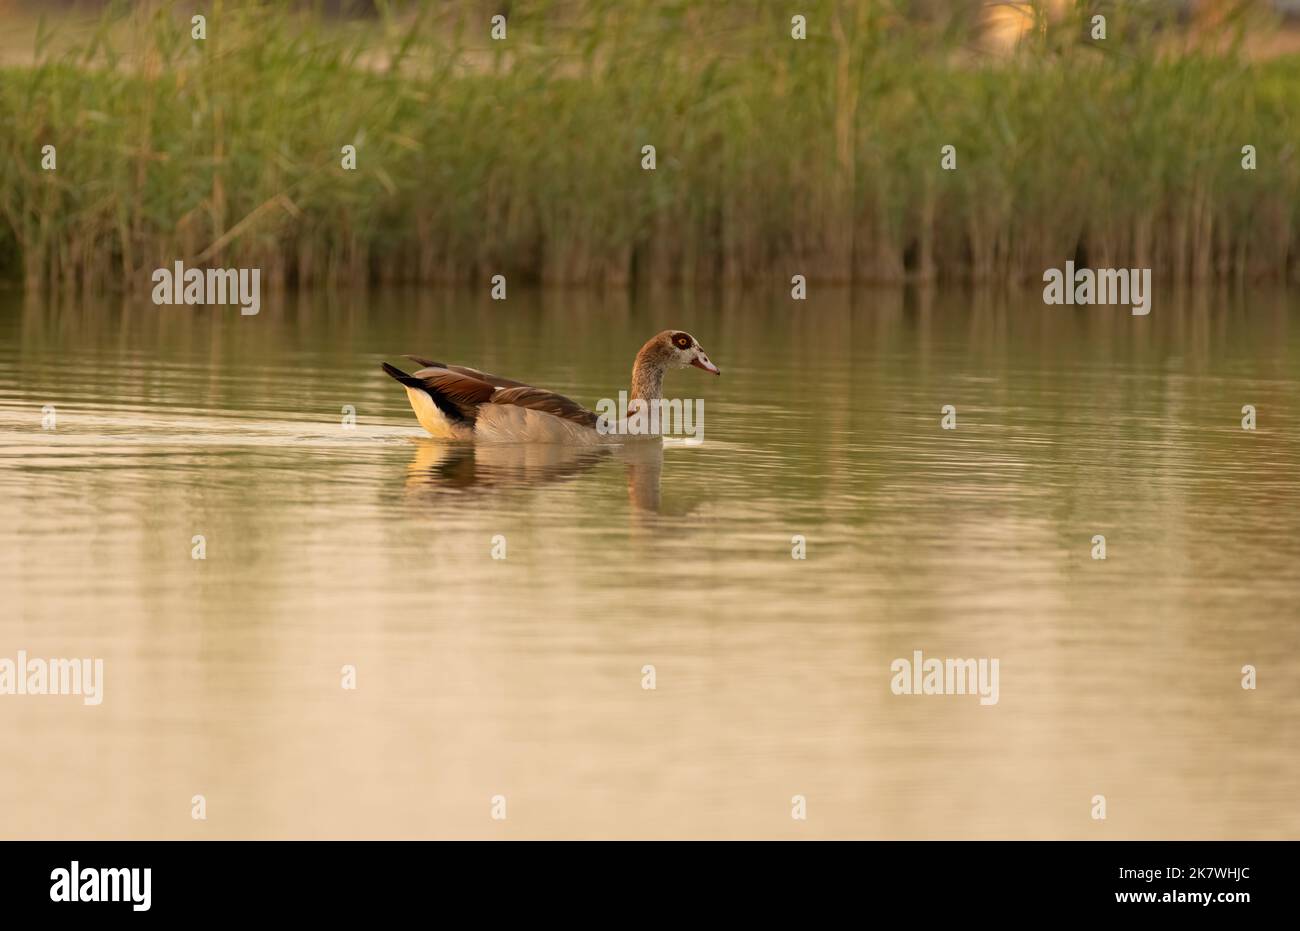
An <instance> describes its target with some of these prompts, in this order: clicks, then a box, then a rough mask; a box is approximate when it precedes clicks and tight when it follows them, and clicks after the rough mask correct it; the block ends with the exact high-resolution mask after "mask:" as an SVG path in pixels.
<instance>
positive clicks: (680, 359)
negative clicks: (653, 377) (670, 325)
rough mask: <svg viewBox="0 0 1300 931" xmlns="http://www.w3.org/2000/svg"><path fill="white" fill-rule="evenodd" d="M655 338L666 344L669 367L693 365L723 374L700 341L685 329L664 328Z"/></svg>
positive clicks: (679, 367)
mask: <svg viewBox="0 0 1300 931" xmlns="http://www.w3.org/2000/svg"><path fill="white" fill-rule="evenodd" d="M655 340H657V341H658V342H660V343H661V344H662V345H663V346H664V349H665V354H666V356H667V358H668V359H669V360H671V361H670V362H669V363H668V367H671V368H677V369H684V368H686V367H687V366H691V365H693V366H695V367H696V368H697V369H703V370H704V371H706V372H711V373H712V374H714V375H721V374H722V373H721V372H719V371H718V367H717V366H716V365H714V364H713V363H712V362H710V361H709V356H708V353H706V352H705V351H704V347H703V346H701V345H700V341H699V340H697V339H696V338H695V337H694V336H692V335H691V334H689V333H687V332H686V331H685V330H664V331H663V332H662V333H660V334H659V335H658V336H656V337H655Z"/></svg>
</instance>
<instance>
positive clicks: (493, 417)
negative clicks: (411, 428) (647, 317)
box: [383, 330, 720, 446]
mask: <svg viewBox="0 0 1300 931" xmlns="http://www.w3.org/2000/svg"><path fill="white" fill-rule="evenodd" d="M407 358H408V359H411V360H412V361H413V362H416V363H418V364H419V365H421V366H423V368H421V369H419V370H418V371H415V372H411V373H407V372H404V371H402V370H401V369H399V368H397V367H396V366H393V365H389V364H388V363H387V362H385V363H384V364H383V368H384V371H385V372H387V373H388V374H389V375H390V376H392V377H393V378H394V379H396V380H397V381H398V382H400V383H401V385H402V387H403V388H405V389H406V396H407V399H408V400H409V401H410V402H411V409H412V410H413V411H415V418H416V420H418V421H419V422H420V426H422V427H424V429H425V430H426V431H428V432H429V434H430V435H432V436H435V437H438V438H440V439H447V440H473V441H475V442H486V443H563V444H566V445H571V446H596V445H600V444H603V443H609V442H621V441H623V440H625V439H626V436H623V435H611V434H610V433H609V432H608V431H607V430H606V429H602V424H601V422H600V418H599V417H598V416H597V415H596V413H595V412H594V411H590V410H588V409H587V408H585V407H583V406H582V405H581V404H578V403H577V402H576V401H572V400H570V399H569V398H566V397H565V396H564V395H562V394H557V393H555V392H554V391H548V390H546V389H545V388H534V387H533V386H531V385H526V384H524V383H523V382H518V381H514V380H513V379H509V378H502V377H500V376H498V375H491V374H489V373H487V372H482V371H479V370H478V369H473V368H468V367H466V366H463V365H444V364H443V363H441V362H433V361H431V360H429V359H423V358H420V357H418V356H407ZM691 365H693V366H695V367H696V368H700V369H703V370H704V371H706V372H712V373H713V374H715V375H717V374H720V373H719V372H718V368H717V366H715V365H714V364H713V363H712V362H710V361H709V357H708V356H707V355H706V354H705V353H704V350H703V348H702V347H701V346H700V344H699V343H698V342H697V341H696V340H695V337H693V336H691V335H690V334H689V333H684V332H682V331H681V330H664V331H663V332H662V333H659V334H658V335H656V336H654V337H652V338H651V339H650V340H648V341H647V342H646V344H645V345H644V346H642V347H641V351H640V352H638V353H637V356H636V362H635V364H634V365H633V367H632V391H631V394H630V397H631V400H632V401H633V402H635V401H637V400H645V401H657V400H659V398H660V397H662V388H663V376H664V373H665V372H666V371H667V370H668V369H670V368H685V367H687V366H691Z"/></svg>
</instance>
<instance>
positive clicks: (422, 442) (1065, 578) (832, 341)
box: [0, 291, 1300, 838]
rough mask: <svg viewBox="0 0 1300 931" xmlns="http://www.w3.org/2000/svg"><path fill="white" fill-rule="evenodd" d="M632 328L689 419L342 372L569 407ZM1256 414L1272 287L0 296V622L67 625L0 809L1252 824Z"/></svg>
mask: <svg viewBox="0 0 1300 931" xmlns="http://www.w3.org/2000/svg"><path fill="white" fill-rule="evenodd" d="M670 326H671V327H683V328H686V329H688V330H690V331H691V332H693V333H694V334H695V335H696V336H697V337H698V338H699V340H700V341H701V342H702V343H703V345H704V346H705V347H706V349H707V350H708V352H709V354H710V356H711V357H712V358H713V360H714V361H715V362H717V364H718V365H719V366H720V367H721V369H722V371H723V375H722V377H721V378H717V379H715V378H712V377H711V376H707V375H705V374H704V373H702V372H698V371H696V370H693V369H692V370H687V371H684V372H675V373H672V374H670V376H669V379H668V383H667V388H668V393H669V394H670V395H676V396H683V397H702V398H703V399H704V401H705V413H706V418H705V428H706V429H705V441H704V443H703V444H702V445H699V446H692V445H684V444H680V443H679V444H674V445H669V446H667V448H664V449H662V450H659V449H657V448H653V447H652V448H651V449H649V450H645V449H639V450H613V451H610V452H607V453H604V454H581V455H580V454H574V453H569V452H566V451H564V450H559V449H554V448H537V447H534V448H523V447H518V448H496V449H486V448H480V449H473V448H466V447H456V446H451V445H446V444H442V443H439V442H438V441H435V440H432V439H430V438H428V437H427V436H425V435H424V434H423V432H422V431H421V430H420V428H419V427H418V425H417V424H416V422H415V420H414V417H413V416H412V414H411V411H410V408H409V407H408V405H407V402H406V398H405V396H404V394H403V392H402V391H401V389H400V388H399V387H398V386H397V385H396V384H395V383H394V382H392V381H391V380H390V379H388V378H387V377H386V376H385V375H384V374H383V373H382V372H381V371H380V369H379V362H380V361H381V360H389V361H394V362H397V361H400V360H399V359H398V355H399V354H400V353H403V352H413V353H419V354H424V355H428V356H431V357H434V358H439V359H445V360H446V361H453V362H463V363H468V364H472V365H476V366H480V367H482V368H485V369H487V370H489V371H494V372H498V373H500V374H503V375H507V376H513V377H516V378H520V379H522V380H525V381H530V382H532V383H535V384H539V385H543V386H546V387H549V388H553V389H555V390H558V391H561V392H563V393H565V394H568V395H570V396H572V397H574V398H575V399H577V400H579V401H581V402H583V403H586V404H588V405H589V406H590V405H594V404H595V402H596V401H597V399H599V398H602V397H613V396H616V395H617V392H618V390H619V389H620V388H622V387H624V386H625V385H626V382H627V377H628V373H629V369H630V366H631V360H632V356H633V354H634V353H635V351H636V349H637V348H638V347H639V346H640V344H641V343H642V342H643V341H644V340H645V339H646V338H647V337H648V336H650V335H651V334H653V333H655V332H656V331H658V330H660V329H663V328H665V327H670ZM409 367H411V366H408V368H409ZM47 404H52V405H54V407H55V410H56V414H57V426H56V429H54V430H44V429H42V423H41V421H42V408H43V406H44V405H47ZM945 404H952V405H954V406H955V407H956V409H957V417H958V428H957V429H956V430H954V431H947V430H941V429H940V426H939V421H940V416H941V415H940V410H941V408H942V407H943V405H945ZM1244 404H1253V405H1255V406H1256V408H1257V411H1258V422H1259V426H1258V429H1257V430H1256V431H1255V432H1253V433H1251V432H1246V431H1243V430H1242V429H1241V416H1242V415H1241V408H1242V405H1244ZM348 405H351V406H352V407H353V408H355V411H356V426H355V428H354V429H346V428H345V427H344V426H343V424H342V421H343V419H344V415H343V410H344V408H345V406H348ZM1298 426H1300V299H1297V298H1295V297H1288V296H1285V295H1278V294H1251V295H1245V296H1242V295H1235V296H1234V295H1231V294H1223V295H1213V296H1207V295H1190V296H1187V297H1185V298H1180V297H1177V296H1171V295H1168V294H1165V295H1164V296H1163V299H1162V297H1161V295H1159V294H1158V295H1157V301H1156V304H1155V309H1154V311H1153V313H1152V314H1151V316H1149V317H1146V318H1139V317H1132V316H1130V315H1128V314H1127V313H1126V312H1125V311H1124V310H1123V309H1113V310H1111V309H1100V308H1060V307H1051V308H1048V307H1044V306H1043V305H1042V303H1041V301H1040V299H1039V296H1038V294H1037V293H1031V294H1029V295H1027V296H1023V297H1017V296H996V295H971V294H965V293H944V292H940V293H938V294H924V293H915V292H909V293H906V294H905V293H902V292H895V291H884V292H871V291H866V292H859V293H856V294H854V295H852V296H850V295H849V294H847V293H830V294H823V295H821V296H815V299H813V300H810V301H809V302H808V303H807V304H806V305H798V304H791V303H790V302H788V301H786V300H784V299H777V300H772V299H770V298H764V297H760V296H755V295H729V296H724V297H715V296H706V295H700V294H693V295H692V294H686V295H681V294H676V293H671V294H664V295H646V296H642V297H638V298H635V299H631V300H629V299H627V298H623V297H608V296H607V297H600V296H596V295H591V294H581V293H546V294H541V295H539V294H527V293H524V292H517V293H516V292H512V295H511V299H510V301H509V302H508V303H506V304H504V305H503V304H499V303H492V302H490V301H486V300H483V299H480V298H479V297H477V296H471V295H429V294H418V293H397V292H372V293H370V294H368V295H352V296H339V295H331V294H323V293H318V294H311V295H291V296H288V297H285V298H282V299H273V298H269V297H268V298H267V300H266V301H265V303H264V305H263V309H262V312H261V314H259V315H258V316H256V317H241V316H240V315H239V314H238V312H237V311H234V310H230V309H217V308H183V307H179V308H170V307H169V308H162V309H159V308H157V307H154V306H153V305H152V304H149V303H147V301H140V300H136V301H132V302H126V303H125V305H124V304H123V302H121V301H117V302H114V303H112V304H109V305H88V304H86V303H84V302H82V303H76V304H72V305H70V306H61V305H58V304H55V303H41V302H33V301H30V300H28V301H24V300H23V299H22V298H21V297H19V296H12V295H11V296H8V297H0V555H2V556H3V560H2V561H0V587H2V589H3V592H4V597H3V608H2V613H0V657H9V658H14V657H16V654H17V651H18V650H26V651H27V653H28V654H29V655H31V656H46V657H81V656H92V657H102V658H103V659H104V663H105V673H104V678H105V681H104V700H103V703H102V704H101V705H99V706H98V707H87V706H85V705H84V704H83V703H82V702H81V700H80V699H79V698H76V697H55V696H45V697H34V696H0V732H2V733H3V734H4V736H5V739H6V745H7V747H8V754H7V761H6V763H5V765H4V766H3V767H0V825H2V826H3V827H0V832H3V836H8V837H59V838H62V837H178V838H207V837H226V838H228V837H544V836H563V837H667V836H689V837H791V838H793V837H884V838H899V837H902V838H929V837H1079V838H1123V837H1176V838H1215V837H1249V838H1260V837H1295V836H1297V835H1300V802H1297V799H1298V798H1300V771H1298V766H1300V727H1298V726H1297V725H1298V723H1300V629H1298V622H1300V438H1298V434H1297V427H1298ZM197 534H202V535H203V536H204V537H205V539H206V556H207V558H206V559H204V560H195V559H192V558H191V550H192V546H193V544H192V542H191V541H192V538H193V537H194V536H195V535H197ZM498 534H499V535H502V536H503V537H504V538H505V540H506V547H507V549H506V552H507V558H506V559H504V560H494V559H493V558H492V546H493V543H492V540H493V537H494V536H496V535H498ZM796 534H802V535H803V536H804V537H805V538H806V540H807V559H805V560H795V559H792V558H791V546H792V543H791V540H792V537H793V536H794V535H796ZM1094 534H1104V535H1105V537H1106V540H1107V557H1108V558H1107V559H1106V560H1105V561H1099V560H1093V559H1092V558H1090V553H1091V549H1092V544H1091V540H1092V537H1093V535H1094ZM914 650H922V651H923V652H924V654H925V655H926V656H937V657H997V658H999V660H1000V672H1001V675H1000V700H999V702H998V704H997V705H995V706H991V707H984V706H981V705H980V704H979V702H978V700H977V699H976V698H974V697H971V696H943V697H940V696H910V697H909V696H896V695H894V694H892V693H891V691H890V679H891V674H890V663H891V661H892V660H893V659H894V658H896V657H911V656H912V653H913V651H914ZM1245 664H1252V665H1254V666H1256V667H1257V669H1258V676H1259V687H1258V689H1256V690H1254V691H1247V690H1243V689H1242V688H1241V685H1240V681H1241V667H1242V666H1243V665H1245ZM344 665H352V666H355V667H356V670H357V686H358V687H357V688H356V689H355V690H345V689H343V688H341V685H340V680H341V668H342V667H343V666H344ZM647 665H653V666H654V667H655V675H656V680H657V688H656V689H654V690H646V689H643V688H642V678H643V672H642V669H643V667H645V666H647ZM199 794H202V795H204V796H205V798H206V800H207V814H208V818H207V820H206V821H195V820H193V819H192V818H191V799H192V797H193V796H195V795H199ZM496 795H503V796H505V797H506V798H507V806H508V807H507V811H508V818H507V820H505V821H494V820H492V819H491V817H490V808H491V799H492V797H493V796H496ZM795 795H803V796H805V797H806V798H807V811H808V818H807V821H806V822H800V821H795V820H792V819H791V816H790V809H791V798H792V796H795ZM1094 795H1104V796H1105V797H1106V801H1107V819H1106V820H1105V821H1104V822H1103V821H1095V820H1093V819H1092V818H1091V817H1090V811H1091V808H1092V801H1091V800H1092V797H1093V796H1094Z"/></svg>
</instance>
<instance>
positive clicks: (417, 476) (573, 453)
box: [406, 439, 697, 516]
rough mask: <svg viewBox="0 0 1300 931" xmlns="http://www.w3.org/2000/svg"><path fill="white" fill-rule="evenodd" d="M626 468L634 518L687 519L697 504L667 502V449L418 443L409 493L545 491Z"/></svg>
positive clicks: (656, 446) (659, 446)
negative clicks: (602, 471) (644, 515)
mask: <svg viewBox="0 0 1300 931" xmlns="http://www.w3.org/2000/svg"><path fill="white" fill-rule="evenodd" d="M620 465H621V467H622V468H623V471H624V475H625V478H626V482H627V494H628V502H629V503H630V504H631V506H632V510H633V512H634V513H648V514H664V515H669V516H681V515H684V514H689V513H690V512H691V511H693V510H695V507H696V505H697V502H693V501H673V502H672V503H671V504H669V505H665V504H664V503H663V498H662V491H661V485H662V478H663V470H664V445H663V443H662V442H658V443H646V442H641V443H628V444H626V445H623V446H598V447H574V446H565V445H562V444H558V443H511V444H493V445H485V444H474V443H445V442H439V441H437V440H423V439H421V440H419V441H417V445H416V449H415V456H414V458H412V460H411V463H410V465H409V466H407V478H406V491H407V494H408V495H413V496H416V497H437V496H439V495H441V494H443V493H445V492H448V491H454V492H456V493H464V492H471V493H475V494H491V493H493V492H496V491H504V490H517V489H522V488H538V489H540V488H543V487H545V486H548V485H553V484H561V483H565V482H569V481H574V480H577V479H579V478H580V477H581V476H584V475H587V474H589V473H593V472H594V471H595V470H596V469H598V468H601V467H616V466H620Z"/></svg>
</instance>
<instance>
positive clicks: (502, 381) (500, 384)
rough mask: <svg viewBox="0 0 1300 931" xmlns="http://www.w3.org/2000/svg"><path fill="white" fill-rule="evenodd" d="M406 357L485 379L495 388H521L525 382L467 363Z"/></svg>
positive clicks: (438, 367) (429, 366) (430, 366)
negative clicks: (458, 363)
mask: <svg viewBox="0 0 1300 931" xmlns="http://www.w3.org/2000/svg"><path fill="white" fill-rule="evenodd" d="M406 358H408V359H410V360H411V361H412V362H416V363H419V364H420V365H422V366H424V367H425V368H428V369H446V370H447V371H449V372H456V373H458V374H460V375H468V376H469V377H470V378H477V379H478V380H479V381H485V382H487V383H488V384H489V385H494V386H495V387H497V388H523V387H526V383H525V382H522V381H515V380H514V379H512V378H502V377H501V376H500V375H492V374H490V373H488V372H481V371H479V370H478V369H472V368H470V367H469V366H468V365H447V364H446V363H445V362H434V361H433V360H432V359H426V358H424V357H423V356H413V355H411V354H409V353H408V354H407V355H406Z"/></svg>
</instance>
